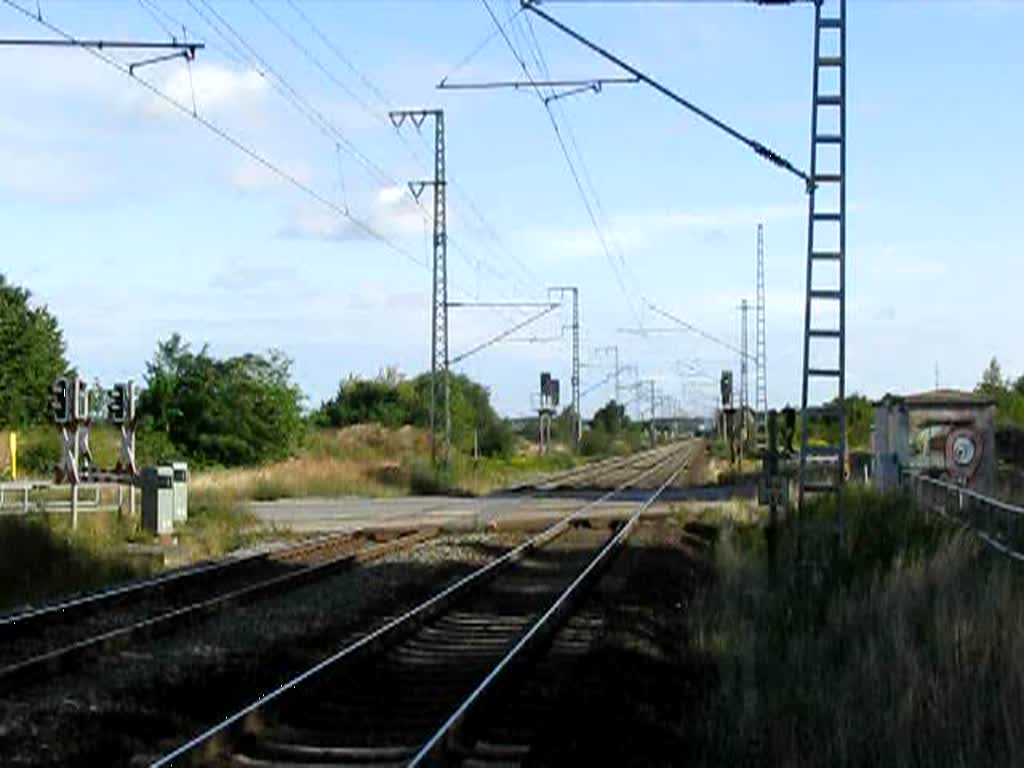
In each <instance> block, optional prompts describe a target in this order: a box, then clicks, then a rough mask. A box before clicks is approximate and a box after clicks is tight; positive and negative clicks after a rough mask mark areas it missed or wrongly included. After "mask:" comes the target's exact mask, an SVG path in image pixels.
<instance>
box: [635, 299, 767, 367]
mask: <svg viewBox="0 0 1024 768" xmlns="http://www.w3.org/2000/svg"><path fill="white" fill-rule="evenodd" d="M647 307H648V308H649V309H650V310H651V311H652V312H654V313H656V314H659V315H661V316H662V317H664V318H667V319H669V320H671V321H672V322H674V323H676V325H678V326H680V327H681V328H683V329H685V330H687V331H690V332H692V333H695V334H697V335H698V336H700V337H701V338H703V339H706V340H707V341H710V342H711V343H713V344H717V345H718V346H720V347H724V348H725V349H728V350H730V351H731V352H735V353H736V354H738V355H741V356H742V355H743V350H742V349H740V348H739V347H737V346H736V345H734V344H730V343H729V342H728V341H724V340H723V339H720V338H718V337H717V336H713V335H712V334H710V333H708V332H707V331H705V330H703V329H701V328H698V327H697V326H696V325H694V324H693V323H689V322H687V321H686V320H683V319H682V318H679V317H676V316H675V315H673V314H672V313H671V312H666V311H665V310H663V309H661V308H660V307H658V306H657V305H655V304H652V303H650V302H648V304H647ZM746 357H747V358H748V359H750V360H753V359H754V358H753V356H751V355H749V354H747V355H746Z"/></svg>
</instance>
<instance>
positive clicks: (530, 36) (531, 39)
mask: <svg viewBox="0 0 1024 768" xmlns="http://www.w3.org/2000/svg"><path fill="white" fill-rule="evenodd" d="M524 19H525V22H526V31H527V37H526V39H527V44H528V47H530V45H531V44H532V47H531V51H535V53H534V54H533V55H534V60H535V61H536V62H537V65H538V66H539V67H540V68H541V71H543V72H544V73H545V75H547V76H550V71H549V70H548V66H547V60H546V58H545V56H544V51H543V50H542V49H541V47H540V41H539V40H538V39H537V34H536V32H535V30H534V28H533V22H532V21H531V20H530V16H529V15H526V16H524ZM634 81H637V80H635V79H634ZM554 100H555V98H554V94H552V96H549V97H548V98H547V99H546V100H545V106H550V104H551V102H552V101H554ZM558 113H559V115H561V118H562V121H563V122H564V123H565V131H566V135H567V136H568V138H569V144H570V145H571V146H572V149H573V152H574V153H575V154H576V158H577V160H578V161H579V165H580V173H581V175H582V177H583V180H584V182H585V183H586V185H587V187H588V188H589V189H590V195H591V197H592V199H593V201H594V207H595V209H596V210H597V214H598V217H599V218H600V219H601V220H602V221H603V222H604V225H605V227H606V228H607V230H608V239H609V241H610V243H611V245H612V248H613V250H614V252H615V255H616V256H618V259H619V264H620V265H621V266H622V269H623V271H624V274H625V275H626V277H629V278H631V279H632V280H633V281H634V283H636V275H635V274H634V273H633V271H632V269H631V268H630V266H629V263H628V262H627V260H626V255H625V252H624V250H623V248H622V245H621V243H620V242H619V240H618V238H616V236H615V229H614V227H613V226H612V224H611V218H610V217H609V216H608V214H607V213H606V212H605V209H604V205H603V204H602V202H601V196H600V195H599V194H598V192H597V186H596V185H595V184H594V181H593V178H592V177H591V175H590V170H589V168H588V166H587V162H586V160H585V159H584V157H583V152H582V151H581V150H580V146H579V143H578V142H577V140H576V131H575V130H573V127H572V123H571V122H570V121H569V118H568V116H567V115H566V113H565V109H564V108H563V106H562V105H561V104H559V105H558ZM634 287H635V285H634ZM627 301H629V298H628V297H627ZM637 303H639V299H637ZM630 308H631V310H632V305H630ZM633 312H634V316H635V315H636V312H635V310H633Z"/></svg>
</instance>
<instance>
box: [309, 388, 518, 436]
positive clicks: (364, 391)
mask: <svg viewBox="0 0 1024 768" xmlns="http://www.w3.org/2000/svg"><path fill="white" fill-rule="evenodd" d="M430 385H431V377H430V374H429V373H424V374H421V375H419V376H417V377H416V378H414V379H410V380H407V379H405V378H404V377H403V376H402V374H401V373H399V372H398V371H397V370H395V369H394V368H388V369H386V370H385V371H383V372H382V373H381V374H380V375H379V376H378V377H377V378H376V379H362V378H359V377H357V376H350V377H349V378H348V379H345V380H344V381H342V382H341V384H340V385H339V386H338V392H337V394H336V395H335V396H334V397H333V398H331V399H330V400H328V401H326V402H324V403H322V404H321V405H320V408H319V409H318V410H317V411H316V412H315V413H314V414H313V416H312V422H313V423H314V424H315V425H318V426H321V427H347V426H352V425H354V424H371V423H372V424H380V425H382V426H385V427H392V428H397V427H401V426H416V427H420V428H424V429H426V428H429V424H430ZM450 397H451V420H452V443H453V445H454V446H455V447H456V448H458V449H459V450H461V451H464V452H466V453H471V452H472V451H473V447H474V437H475V439H476V441H477V448H478V449H479V451H480V453H481V454H483V455H485V456H507V455H509V454H510V453H511V451H512V446H513V435H512V431H511V429H509V428H508V425H507V424H505V422H504V421H502V419H501V418H500V417H499V416H498V414H497V413H496V412H495V411H494V408H493V407H492V406H491V396H490V392H488V390H487V388H486V387H484V386H482V385H481V384H477V383H476V382H475V381H473V380H472V379H470V378H469V377H468V376H465V375H463V374H452V375H451V377H450Z"/></svg>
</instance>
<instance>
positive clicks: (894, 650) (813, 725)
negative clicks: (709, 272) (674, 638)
mask: <svg viewBox="0 0 1024 768" xmlns="http://www.w3.org/2000/svg"><path fill="white" fill-rule="evenodd" d="M849 507H850V513H849V547H848V552H846V553H845V554H843V555H841V556H838V557H836V558H834V559H829V560H828V561H826V562H827V563H828V565H827V566H825V567H824V569H823V570H820V571H819V572H818V577H817V578H812V577H811V572H810V571H808V570H806V569H801V568H799V567H797V566H795V565H794V563H795V562H797V558H796V552H795V530H794V529H793V528H792V527H786V528H783V529H782V531H781V532H780V535H779V538H778V544H777V547H778V548H777V557H776V559H775V560H774V561H773V560H772V559H771V558H770V557H769V554H768V547H767V544H766V540H765V536H764V531H763V529H762V528H760V527H758V526H756V525H752V524H749V523H743V522H736V521H728V520H722V519H720V518H716V517H714V516H712V515H706V516H705V520H706V521H708V522H713V523H715V524H716V525H717V526H718V527H719V536H718V540H717V544H716V546H715V565H716V573H715V575H714V577H713V579H712V583H711V584H710V585H709V586H708V587H707V588H706V589H705V590H703V592H702V593H700V594H699V595H698V597H697V598H696V599H695V601H694V603H693V604H692V605H691V606H690V608H689V610H688V612H687V614H686V618H684V619H681V620H682V621H685V622H687V624H688V627H689V632H690V636H691V638H692V642H693V644H694V646H695V649H694V650H695V652H696V654H697V655H698V657H700V658H703V659H706V660H707V661H708V662H709V663H711V664H712V665H713V666H714V668H715V669H716V670H717V674H716V675H715V676H714V682H713V684H712V692H711V694H710V697H711V698H710V702H709V703H708V708H707V713H708V714H707V717H705V718H703V719H702V720H701V721H700V722H697V723H693V724H687V727H690V726H691V725H692V727H695V728H697V729H698V734H697V735H698V740H699V742H700V744H701V748H700V750H699V752H700V761H701V762H702V763H703V764H705V765H740V764H742V765H748V764H756V765H790V766H829V768H832V766H863V765H887V766H907V767H908V768H909V766H915V767H916V766H946V765H1012V764H1016V763H1017V762H1018V761H1019V759H1018V758H1019V756H1018V751H1019V748H1018V745H1019V744H1020V743H1021V738H1022V737H1024V724H1021V722H1020V719H1019V718H1018V717H1016V714H1015V713H1017V712H1019V711H1020V708H1021V706H1022V704H1024V693H1022V692H1024V664H1022V662H1021V659H1024V653H1022V652H1024V611H1021V609H1020V606H1021V605H1024V580H1022V579H1024V576H1022V574H1021V573H1020V572H1019V570H1018V567H1017V566H1014V565H1013V564H1012V563H1009V562H1008V561H1005V560H1003V559H1000V558H998V557H995V556H993V555H992V554H991V553H989V552H988V551H984V550H982V549H981V548H980V545H979V543H978V542H977V541H976V540H975V539H974V538H973V537H972V536H971V535H970V534H966V533H963V532H962V531H959V530H957V529H954V528H952V527H950V526H947V525H945V524H943V523H942V522H941V521H938V520H936V519H935V518H934V517H929V516H928V515H927V514H926V513H924V512H923V511H921V510H920V509H917V508H915V507H914V505H913V504H912V502H911V501H910V499H908V498H905V497H903V496H884V497H883V496H878V495H874V494H870V493H867V492H862V493H854V494H852V495H851V499H850V504H849ZM833 515H834V512H833V510H832V509H831V505H829V504H820V505H818V506H816V507H814V508H813V510H812V511H811V512H810V516H811V517H812V518H818V519H826V518H828V519H834V518H833Z"/></svg>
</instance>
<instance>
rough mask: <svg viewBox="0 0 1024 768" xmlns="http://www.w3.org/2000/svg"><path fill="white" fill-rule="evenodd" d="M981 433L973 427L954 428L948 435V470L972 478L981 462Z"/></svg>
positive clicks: (954, 474)
mask: <svg viewBox="0 0 1024 768" xmlns="http://www.w3.org/2000/svg"><path fill="white" fill-rule="evenodd" d="M981 454H982V443H981V435H979V434H978V433H977V432H975V431H974V430H973V429H954V430H953V431H951V432H950V433H949V434H948V435H947V436H946V471H947V472H949V474H950V475H952V476H953V477H956V478H963V479H965V480H970V479H971V478H972V477H974V473H975V472H977V471H978V466H979V465H980V464H981Z"/></svg>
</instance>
